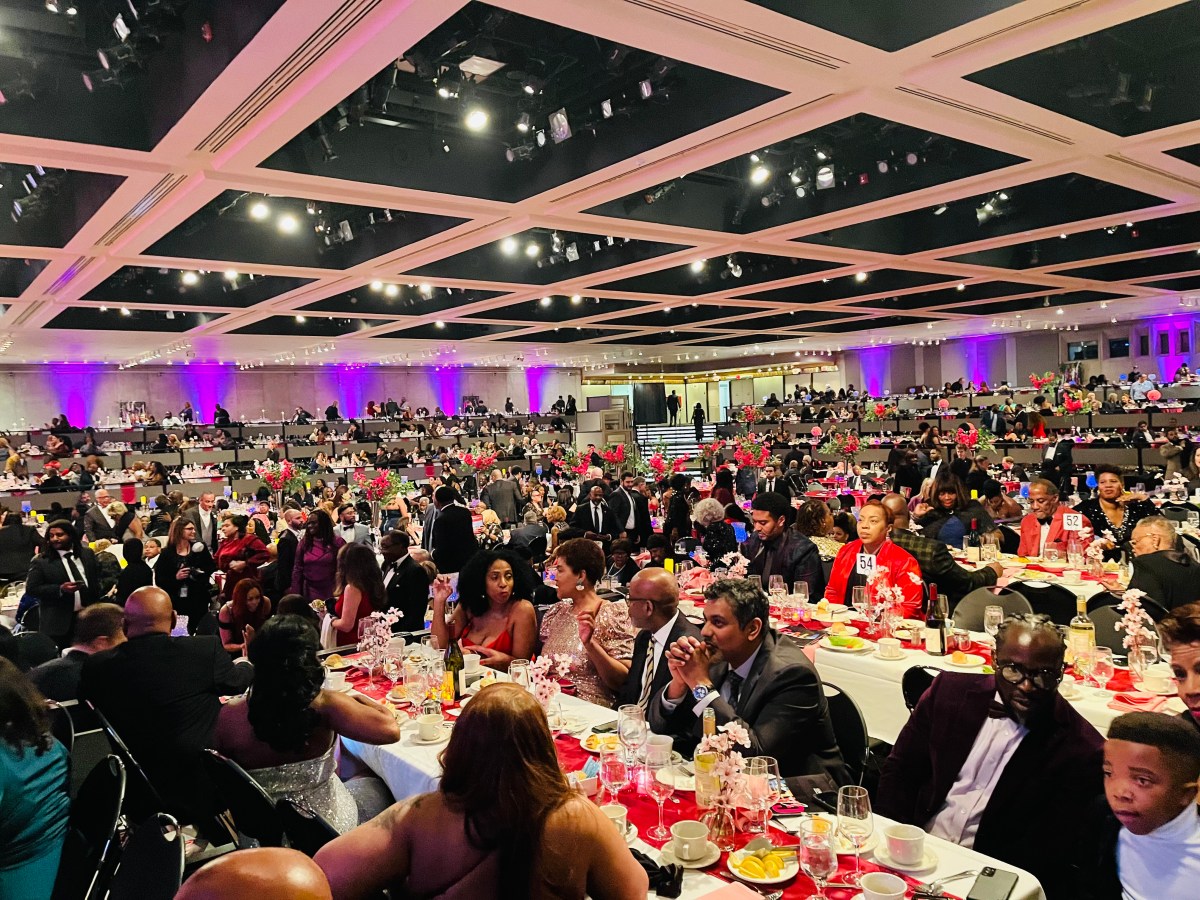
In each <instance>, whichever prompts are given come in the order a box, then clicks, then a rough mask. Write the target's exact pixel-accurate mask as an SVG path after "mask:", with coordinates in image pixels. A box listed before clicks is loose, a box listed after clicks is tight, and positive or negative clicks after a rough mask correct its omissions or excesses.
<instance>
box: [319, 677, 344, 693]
mask: <svg viewBox="0 0 1200 900" xmlns="http://www.w3.org/2000/svg"><path fill="white" fill-rule="evenodd" d="M345 686H346V673H345V672H326V673H325V683H324V684H322V685H321V687H323V688H325V690H327V691H340V690H341V689H342V688H344V687H345Z"/></svg>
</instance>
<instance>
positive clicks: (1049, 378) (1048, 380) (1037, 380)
mask: <svg viewBox="0 0 1200 900" xmlns="http://www.w3.org/2000/svg"><path fill="white" fill-rule="evenodd" d="M1056 381H1058V376H1057V375H1055V374H1054V373H1053V372H1046V373H1045V374H1044V375H1038V374H1037V373H1036V372H1030V373H1029V383H1030V384H1032V385H1033V389H1034V390H1035V391H1040V390H1041V389H1042V388H1044V387H1048V386H1051V385H1053V384H1054V383H1055V382H1056Z"/></svg>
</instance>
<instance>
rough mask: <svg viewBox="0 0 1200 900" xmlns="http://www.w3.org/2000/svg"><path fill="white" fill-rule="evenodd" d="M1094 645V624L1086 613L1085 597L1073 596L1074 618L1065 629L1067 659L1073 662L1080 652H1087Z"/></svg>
mask: <svg viewBox="0 0 1200 900" xmlns="http://www.w3.org/2000/svg"><path fill="white" fill-rule="evenodd" d="M1095 646H1096V626H1095V624H1094V623H1093V622H1092V620H1091V619H1089V618H1088V614H1087V597H1084V596H1083V595H1082V594H1081V595H1079V596H1078V597H1076V598H1075V618H1073V619H1072V620H1071V624H1070V625H1069V626H1068V631H1067V656H1068V657H1069V658H1068V659H1067V662H1068V663H1071V662H1074V661H1075V658H1076V657H1078V656H1079V655H1080V654H1081V653H1088V652H1090V651H1091V650H1092V649H1094V648H1095Z"/></svg>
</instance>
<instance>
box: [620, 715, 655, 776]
mask: <svg viewBox="0 0 1200 900" xmlns="http://www.w3.org/2000/svg"><path fill="white" fill-rule="evenodd" d="M649 737H650V726H649V725H648V724H647V723H646V712H645V710H643V709H642V708H641V706H639V705H638V704H636V703H627V704H625V705H624V706H621V707H618V709H617V738H618V739H619V740H620V741H621V746H622V747H624V748H625V759H626V761H627V762H628V763H629V765H630V766H631V767H636V765H637V760H638V754H639V753H641V751H642V748H643V747H645V746H646V741H647V740H648V739H649Z"/></svg>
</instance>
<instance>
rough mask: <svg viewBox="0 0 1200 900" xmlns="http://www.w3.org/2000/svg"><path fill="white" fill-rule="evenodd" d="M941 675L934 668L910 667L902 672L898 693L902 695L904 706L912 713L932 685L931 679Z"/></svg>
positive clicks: (939, 670)
mask: <svg viewBox="0 0 1200 900" xmlns="http://www.w3.org/2000/svg"><path fill="white" fill-rule="evenodd" d="M940 674H942V670H941V669H939V668H937V667H936V666H912V667H911V668H908V669H905V670H904V675H903V676H901V679H900V693H902V694H903V695H904V705H905V706H907V707H908V711H909V712H912V711H913V710H914V709H915V708H916V706H917V703H918V702H919V701H920V699H921V697H922V696H923V695H924V694H925V692H926V691H927V690H929V686H930V685H931V684H933V679H935V678H937V677H938V675H940Z"/></svg>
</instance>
